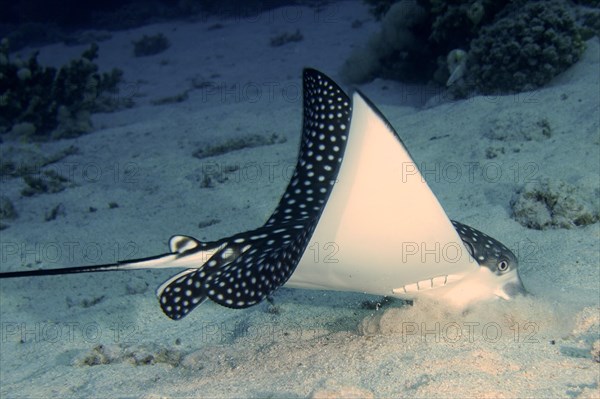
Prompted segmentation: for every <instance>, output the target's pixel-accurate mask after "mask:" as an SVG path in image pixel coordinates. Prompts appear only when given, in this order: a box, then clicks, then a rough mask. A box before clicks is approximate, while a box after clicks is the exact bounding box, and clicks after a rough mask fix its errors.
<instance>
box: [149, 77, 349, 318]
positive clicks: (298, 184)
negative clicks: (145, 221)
mask: <svg viewBox="0 0 600 399" xmlns="http://www.w3.org/2000/svg"><path fill="white" fill-rule="evenodd" d="M303 93H304V115H303V129H302V138H301V144H300V151H299V155H298V161H297V164H296V169H295V170H294V174H293V176H292V178H291V180H290V183H289V184H288V186H287V188H286V190H285V192H284V194H283V196H282V198H281V200H280V201H279V204H278V205H277V207H276V209H275V211H274V212H273V214H272V215H271V216H270V218H269V219H268V221H267V222H266V223H265V225H264V226H263V227H261V228H258V229H256V230H253V231H249V232H245V233H241V234H237V235H235V236H233V237H231V238H228V239H226V240H223V241H224V242H225V244H224V246H223V247H222V248H220V249H219V250H218V251H217V252H216V253H214V254H213V255H212V257H211V258H210V259H208V261H207V262H206V263H205V264H204V266H203V267H202V268H200V269H197V270H194V269H190V270H186V271H184V272H182V273H180V274H178V275H176V276H174V277H173V278H171V279H169V280H168V281H166V282H165V283H164V284H163V285H162V286H161V287H160V288H159V290H158V297H159V302H160V305H161V307H162V309H163V311H164V312H165V314H166V315H167V316H169V317H171V318H172V319H180V318H182V317H184V316H185V315H187V314H188V313H189V312H190V311H191V310H192V309H193V308H194V307H196V306H198V305H199V304H200V303H202V302H203V301H204V300H206V298H210V299H211V300H212V301H214V302H216V303H218V304H220V305H223V306H226V307H229V308H235V309H241V308H246V307H249V306H252V305H255V304H257V303H259V302H261V301H262V300H264V299H265V298H266V297H268V296H269V295H271V294H272V293H273V292H274V291H275V290H276V289H277V288H279V287H281V286H282V285H283V284H285V283H286V282H287V280H288V279H289V278H290V276H291V275H292V274H293V273H294V270H295V269H296V266H297V265H298V262H299V261H300V258H301V257H302V254H303V253H304V251H305V250H306V246H307V245H308V242H309V239H310V238H311V236H312V233H313V231H314V229H315V227H316V225H317V224H318V222H319V218H320V216H321V213H322V211H323V208H324V206H325V203H326V202H327V199H328V197H329V194H330V193H331V190H332V188H333V185H334V183H335V181H336V178H337V174H338V171H339V168H340V165H341V162H342V157H343V153H344V149H345V146H346V141H347V134H348V133H347V132H348V128H349V125H350V113H351V105H350V98H349V97H348V96H347V95H346V94H345V93H344V92H343V91H342V89H341V88H340V87H339V86H338V85H337V84H336V83H335V82H333V81H332V80H331V79H329V78H328V77H327V76H326V75H324V74H322V73H321V72H319V71H316V70H314V69H305V70H304V73H303ZM171 246H172V250H173V251H176V248H179V247H185V248H194V243H193V242H192V241H189V240H188V239H186V238H185V237H184V238H181V237H176V238H174V239H172V242H171Z"/></svg>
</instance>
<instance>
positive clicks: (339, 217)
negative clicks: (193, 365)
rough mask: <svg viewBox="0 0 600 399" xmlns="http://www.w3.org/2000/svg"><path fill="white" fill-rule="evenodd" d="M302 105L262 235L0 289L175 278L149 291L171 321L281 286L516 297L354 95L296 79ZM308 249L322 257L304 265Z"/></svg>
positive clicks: (510, 266)
mask: <svg viewBox="0 0 600 399" xmlns="http://www.w3.org/2000/svg"><path fill="white" fill-rule="evenodd" d="M303 95H304V101H303V102H304V104H303V105H304V120H303V130H302V139H301V143H300V150H299V155H298V161H297V164H296V169H295V171H294V174H293V175H292V178H291V180H290V182H289V184H288V186H287V188H286V190H285V192H284V194H283V196H282V197H281V199H280V201H279V204H278V205H277V207H276V208H275V210H274V211H273V214H272V215H271V216H270V217H269V219H268V220H267V222H266V223H265V224H264V225H263V226H262V227H259V228H257V229H255V230H251V231H247V232H243V233H239V234H236V235H233V236H231V237H227V238H222V239H220V240H217V241H211V242H201V241H198V240H196V239H195V238H193V237H188V236H183V235H177V236H173V237H171V239H170V240H169V248H170V252H168V253H166V254H162V255H158V256H154V257H149V258H144V259H134V260H127V261H121V262H118V263H115V264H106V265H92V266H80V267H72V268H59V269H42V270H30V271H17V272H7V273H0V278H10V277H27V276H49V275H58V274H69V273H87V272H105V271H117V270H132V269H148V268H185V270H183V271H182V272H180V273H178V274H176V275H174V276H173V277H171V278H170V279H168V280H167V281H165V282H164V283H163V284H162V285H161V286H160V287H159V288H158V289H157V296H158V300H159V303H160V306H161V308H162V310H163V311H164V313H165V314H166V315H167V316H168V317H170V318H171V319H174V320H179V319H181V318H183V317H185V316H186V315H187V314H188V313H189V312H190V311H192V310H193V309H194V308H196V307H197V306H198V305H200V304H201V303H202V302H204V301H206V299H208V298H209V299H211V300H212V301H213V302H216V303H218V304H220V305H223V306H226V307H229V308H236V309H240V308H247V307H250V306H253V305H256V304H258V303H260V302H261V301H263V300H264V299H265V298H267V297H269V296H270V295H271V294H273V292H274V291H275V290H277V289H278V288H279V287H281V286H282V285H284V284H285V285H286V286H289V287H296V288H306V289H324V290H339V291H355V292H363V293H368V294H376V295H386V296H393V297H400V298H404V299H418V298H419V297H424V296H430V297H432V298H434V299H436V300H438V301H439V302H440V303H441V304H445V305H448V306H452V307H456V308H465V307H467V306H469V305H470V304H472V303H475V302H480V301H483V300H487V299H491V298H503V299H510V298H512V297H514V296H515V295H517V294H520V293H525V290H524V288H523V285H522V283H521V280H520V278H519V275H518V272H517V266H518V262H517V258H516V257H515V255H514V254H513V253H512V252H511V251H510V250H509V249H508V248H507V247H506V246H504V245H503V244H502V243H500V242H499V241H497V240H495V239H494V238H492V237H490V236H488V235H486V234H484V233H482V232H480V231H479V230H476V229H474V228H472V227H469V226H467V225H465V224H462V223H459V222H456V221H451V220H450V219H449V218H448V216H447V215H446V213H445V212H444V209H443V208H442V206H441V205H440V203H439V202H438V200H437V198H436V197H435V195H434V194H433V192H432V191H431V189H430V188H429V186H428V185H427V182H426V181H425V180H424V178H423V177H422V175H421V174H420V172H419V170H418V168H417V166H416V164H415V162H414V161H413V159H412V157H411V156H410V154H409V152H408V150H407V149H406V147H405V146H404V143H403V142H402V140H401V139H400V137H399V135H398V134H397V133H396V131H395V130H394V129H393V128H392V126H391V124H390V123H389V122H388V121H387V120H386V118H385V117H384V116H383V115H382V114H381V112H380V111H379V110H378V109H377V108H376V107H375V106H374V105H373V104H372V103H371V102H370V101H369V100H368V99H367V98H366V97H365V96H364V95H363V94H362V93H361V92H360V91H355V92H354V94H353V96H352V99H350V97H349V96H348V95H346V94H345V93H344V91H343V90H342V89H341V88H340V87H339V86H338V85H337V84H336V83H335V82H334V81H333V80H331V79H330V78H329V77H327V76H326V75H324V74H323V73H321V72H319V71H316V70H314V69H305V70H304V73H303ZM318 248H324V249H327V250H328V252H327V256H315V255H316V254H317V252H316V251H315V250H314V249H318ZM311 249H312V250H311Z"/></svg>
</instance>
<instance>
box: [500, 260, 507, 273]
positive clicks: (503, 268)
mask: <svg viewBox="0 0 600 399" xmlns="http://www.w3.org/2000/svg"><path fill="white" fill-rule="evenodd" d="M507 270H508V262H507V261H505V260H501V261H500V262H498V271H500V272H505V271H507Z"/></svg>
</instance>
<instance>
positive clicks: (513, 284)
mask: <svg viewBox="0 0 600 399" xmlns="http://www.w3.org/2000/svg"><path fill="white" fill-rule="evenodd" d="M502 291H504V293H505V294H506V298H505V299H513V298H515V297H518V296H527V295H529V292H527V290H526V289H525V286H524V285H523V282H522V281H521V278H520V277H519V275H518V274H517V276H516V279H514V280H512V281H509V282H507V283H506V284H504V286H503V287H502Z"/></svg>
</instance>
